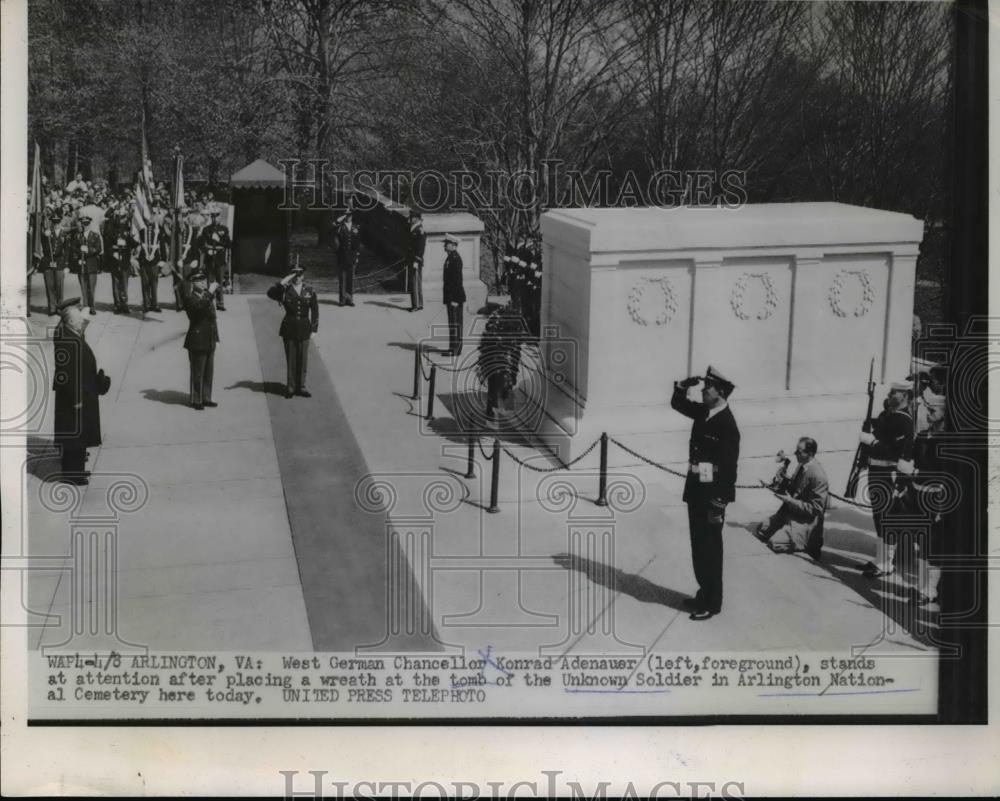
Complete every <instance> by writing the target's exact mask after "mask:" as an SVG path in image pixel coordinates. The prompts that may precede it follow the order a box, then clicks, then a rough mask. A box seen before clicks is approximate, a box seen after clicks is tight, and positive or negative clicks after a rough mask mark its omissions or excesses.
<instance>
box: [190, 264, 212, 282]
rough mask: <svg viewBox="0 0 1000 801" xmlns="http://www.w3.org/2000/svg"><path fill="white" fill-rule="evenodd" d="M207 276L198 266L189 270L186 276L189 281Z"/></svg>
mask: <svg viewBox="0 0 1000 801" xmlns="http://www.w3.org/2000/svg"><path fill="white" fill-rule="evenodd" d="M207 277H208V276H207V275H205V271H204V270H202V269H201V268H200V267H198V268H197V269H195V270H192V271H191V274H190V275H189V276H188V280H189V281H200V280H201V279H203V278H207Z"/></svg>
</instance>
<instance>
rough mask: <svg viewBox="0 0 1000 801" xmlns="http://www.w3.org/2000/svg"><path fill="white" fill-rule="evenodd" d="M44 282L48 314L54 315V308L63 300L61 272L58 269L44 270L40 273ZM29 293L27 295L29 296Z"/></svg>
mask: <svg viewBox="0 0 1000 801" xmlns="http://www.w3.org/2000/svg"><path fill="white" fill-rule="evenodd" d="M42 276H43V278H44V281H45V302H46V303H47V304H48V309H47V310H48V312H49V314H54V313H55V311H56V307H57V306H58V305H59V304H60V303H62V300H63V271H62V269H60V268H58V267H53V268H52V269H49V270H46V271H45V272H43V273H42ZM30 294H31V293H30V291H29V295H30Z"/></svg>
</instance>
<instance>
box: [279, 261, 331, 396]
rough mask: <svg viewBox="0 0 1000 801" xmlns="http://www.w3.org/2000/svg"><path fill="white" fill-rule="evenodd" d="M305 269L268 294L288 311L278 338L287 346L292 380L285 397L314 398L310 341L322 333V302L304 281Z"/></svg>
mask: <svg viewBox="0 0 1000 801" xmlns="http://www.w3.org/2000/svg"><path fill="white" fill-rule="evenodd" d="M304 272H305V269H304V268H302V267H299V266H298V265H296V266H295V267H293V268H292V271H291V272H290V273H289V274H288V275H286V276H285V277H284V278H282V279H281V280H280V281H279V282H278V283H276V284H275V285H274V286H272V287H271V288H270V289H269V290H267V296H268V297H269V298H271V300H276V301H278V303H280V304H281V305H282V306H284V308H285V317H284V319H283V320H282V321H281V328H280V329H279V330H278V335H279V336H280V337H281V338H282V339H283V340H284V342H285V360H286V362H287V365H288V377H287V381H286V383H285V397H286V398H291V397H293V396H295V395H298V396H299V397H301V398H309V397H312V393H310V392H309V391H308V390H307V389H306V367H307V366H308V357H309V338H310V337H311V336H312V335H313V334H315V333H316V332H317V331H318V330H319V300H318V299H317V297H316V293H315V292H314V291H313V288H312V287H311V286H309V284H307V283H305V281H303V280H302V274H303V273H304Z"/></svg>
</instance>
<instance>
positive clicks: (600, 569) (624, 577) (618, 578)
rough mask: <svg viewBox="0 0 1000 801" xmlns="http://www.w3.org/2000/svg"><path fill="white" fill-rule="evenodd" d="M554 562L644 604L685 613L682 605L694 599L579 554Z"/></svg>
mask: <svg viewBox="0 0 1000 801" xmlns="http://www.w3.org/2000/svg"><path fill="white" fill-rule="evenodd" d="M552 561H553V562H555V563H556V564H557V565H559V567H561V568H563V569H565V570H576V571H579V572H580V573H583V574H584V575H585V576H586V577H587V578H588V579H590V580H591V581H592V582H594V583H595V584H600V585H601V586H603V587H607V588H608V589H611V590H614V591H615V592H623V593H625V594H626V595H629V596H631V597H632V598H635V599H636V600H637V601H642V602H643V603H649V604H660V605H661V606H669V607H670V608H671V609H676V610H677V611H683V609H684V607H683V605H682V604H683V602H684V601H685V600H686V599H688V598H689V597H690V596H688V595H685V594H684V593H680V592H677V590H672V589H669V588H668V587H661V586H660V585H659V584H654V583H653V582H651V581H649V580H648V579H644V578H643V577H642V576H637V575H635V574H634V573H626V572H625V571H624V570H619V569H618V568H614V567H609V566H608V565H605V564H603V563H602V562H595V561H593V560H591V559H584V558H583V557H582V556H577V555H576V554H568V553H559V554H556V555H555V556H553V557H552Z"/></svg>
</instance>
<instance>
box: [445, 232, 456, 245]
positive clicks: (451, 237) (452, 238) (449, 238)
mask: <svg viewBox="0 0 1000 801" xmlns="http://www.w3.org/2000/svg"><path fill="white" fill-rule="evenodd" d="M444 241H445V242H446V243H447V242H451V244H453V245H457V244H458V237H457V236H455V235H454V234H445V235H444Z"/></svg>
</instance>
